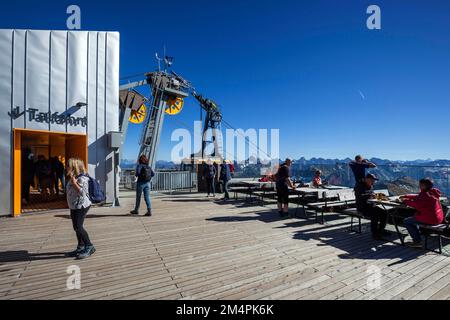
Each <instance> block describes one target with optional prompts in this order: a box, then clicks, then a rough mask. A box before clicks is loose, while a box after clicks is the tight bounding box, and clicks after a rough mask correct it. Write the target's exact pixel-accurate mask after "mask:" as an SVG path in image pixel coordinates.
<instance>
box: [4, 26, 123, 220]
mask: <svg viewBox="0 0 450 320" xmlns="http://www.w3.org/2000/svg"><path fill="white" fill-rule="evenodd" d="M119 45H120V39H119V34H118V33H117V32H85V31H38V30H0V161H1V162H0V163H2V165H1V166H0V177H3V178H4V181H7V179H8V178H10V181H11V183H1V184H0V215H7V214H10V213H11V210H12V208H11V203H12V192H11V191H12V181H13V180H12V179H13V170H12V168H13V167H12V166H13V162H12V146H13V145H12V131H13V128H26V129H39V130H50V131H53V132H66V133H86V134H87V135H88V140H89V149H88V156H89V159H88V162H89V164H88V167H89V173H90V174H91V175H93V176H95V177H96V178H97V179H99V180H100V182H101V184H102V186H103V187H104V190H105V191H106V195H107V200H108V201H109V202H112V201H113V200H114V196H115V189H114V172H113V167H114V152H113V151H112V150H110V149H108V144H107V140H108V139H107V136H106V135H107V133H108V132H110V131H118V129H119V128H118V127H119V116H118V106H119ZM80 102H81V103H87V104H88V106H87V107H81V108H79V107H77V106H76V105H77V103H80ZM17 108H18V109H17ZM16 109H17V110H19V111H20V114H21V113H22V112H24V111H26V112H25V113H24V114H21V116H16V117H14V116H12V115H13V114H14V113H13V111H16ZM33 110H39V111H35V112H38V113H40V112H44V113H48V114H49V115H52V114H55V113H57V114H58V115H70V116H72V117H73V118H74V120H77V119H79V120H80V121H81V119H84V118H87V126H83V125H81V123H80V122H79V123H78V124H74V123H64V122H61V121H51V120H48V121H47V120H44V121H42V119H40V120H41V121H36V119H31V118H30V116H31V113H32V111H33ZM10 115H11V116H10ZM5 178H6V179H5Z"/></svg>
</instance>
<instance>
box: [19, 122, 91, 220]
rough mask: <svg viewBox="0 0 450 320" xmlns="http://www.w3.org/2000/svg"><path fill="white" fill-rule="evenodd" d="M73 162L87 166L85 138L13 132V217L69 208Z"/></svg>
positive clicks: (54, 133) (22, 130)
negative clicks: (68, 188)
mask: <svg viewBox="0 0 450 320" xmlns="http://www.w3.org/2000/svg"><path fill="white" fill-rule="evenodd" d="M70 158H80V159H82V160H83V161H85V163H87V137H86V135H81V134H65V133H57V132H46V131H33V130H24V129H15V130H14V215H20V214H21V213H30V212H37V211H45V210H50V209H65V208H67V201H66V198H65V185H66V174H65V167H66V161H67V160H68V159H70Z"/></svg>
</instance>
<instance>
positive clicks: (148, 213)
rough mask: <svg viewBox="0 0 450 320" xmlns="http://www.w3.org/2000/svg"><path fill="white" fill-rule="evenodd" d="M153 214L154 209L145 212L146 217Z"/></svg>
mask: <svg viewBox="0 0 450 320" xmlns="http://www.w3.org/2000/svg"><path fill="white" fill-rule="evenodd" d="M151 216H152V209H148V210H147V213H146V214H145V217H151Z"/></svg>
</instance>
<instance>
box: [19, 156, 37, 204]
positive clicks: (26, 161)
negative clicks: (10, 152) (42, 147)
mask: <svg viewBox="0 0 450 320" xmlns="http://www.w3.org/2000/svg"><path fill="white" fill-rule="evenodd" d="M33 157H34V156H33V154H32V153H31V150H30V149H26V150H25V151H24V153H23V156H22V201H23V202H24V204H27V203H28V202H29V201H30V188H31V186H32V185H34V173H35V170H34V167H35V165H34V161H33Z"/></svg>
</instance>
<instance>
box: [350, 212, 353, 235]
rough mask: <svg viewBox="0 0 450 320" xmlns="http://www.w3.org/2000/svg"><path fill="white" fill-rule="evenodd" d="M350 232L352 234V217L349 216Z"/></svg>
mask: <svg viewBox="0 0 450 320" xmlns="http://www.w3.org/2000/svg"><path fill="white" fill-rule="evenodd" d="M350 232H353V216H350Z"/></svg>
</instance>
